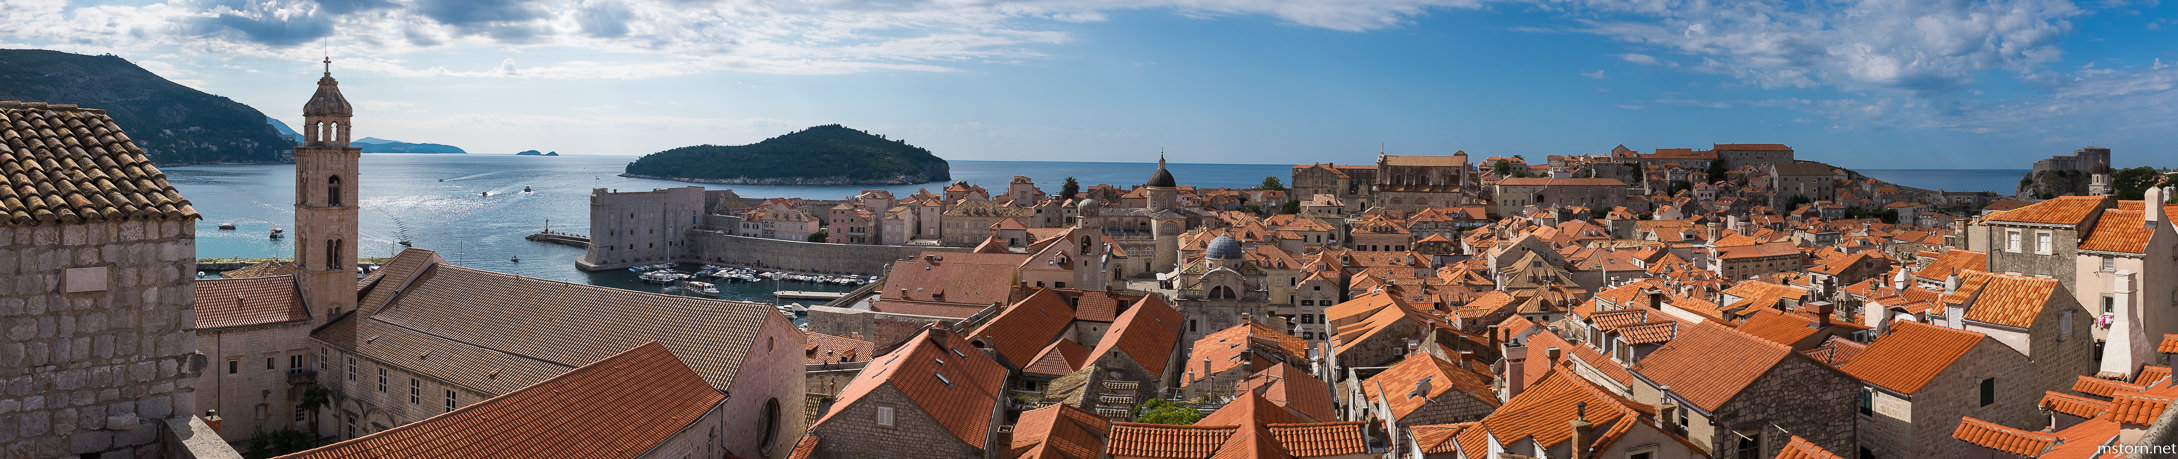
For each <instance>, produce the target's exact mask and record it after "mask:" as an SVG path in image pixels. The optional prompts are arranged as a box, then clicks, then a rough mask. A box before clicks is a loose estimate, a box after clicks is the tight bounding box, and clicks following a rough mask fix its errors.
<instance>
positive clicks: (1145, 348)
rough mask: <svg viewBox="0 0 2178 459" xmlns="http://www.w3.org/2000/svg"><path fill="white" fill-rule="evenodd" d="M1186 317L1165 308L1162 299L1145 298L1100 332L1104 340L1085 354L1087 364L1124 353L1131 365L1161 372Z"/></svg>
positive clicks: (1170, 356) (1156, 297)
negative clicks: (1114, 354)
mask: <svg viewBox="0 0 2178 459" xmlns="http://www.w3.org/2000/svg"><path fill="white" fill-rule="evenodd" d="M1186 321H1187V317H1186V316H1182V315H1180V312H1179V311H1177V310H1174V309H1172V306H1170V305H1167V304H1165V300H1164V298H1163V297H1159V296H1157V295H1148V296H1144V297H1142V299H1141V300H1139V301H1136V302H1135V303H1134V306H1131V307H1128V308H1127V312H1124V313H1120V315H1119V319H1118V320H1117V321H1115V322H1112V328H1111V329H1110V330H1105V331H1104V339H1103V340H1101V341H1098V342H1097V347H1096V349H1095V350H1093V351H1091V352H1090V353H1089V360H1088V361H1090V362H1096V361H1100V360H1104V355H1105V354H1108V353H1111V352H1112V351H1114V350H1117V351H1119V352H1122V353H1125V354H1126V356H1127V357H1130V358H1133V359H1134V361H1135V363H1137V364H1140V365H1142V368H1143V369H1146V370H1149V371H1151V372H1161V371H1164V369H1165V365H1166V364H1168V363H1171V360H1172V351H1173V349H1176V348H1177V347H1178V346H1179V344H1180V327H1182V326H1183V324H1184V323H1185V322H1186Z"/></svg>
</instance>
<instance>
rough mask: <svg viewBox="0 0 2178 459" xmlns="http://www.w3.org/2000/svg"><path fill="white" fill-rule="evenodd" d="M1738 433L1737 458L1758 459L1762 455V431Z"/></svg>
mask: <svg viewBox="0 0 2178 459" xmlns="http://www.w3.org/2000/svg"><path fill="white" fill-rule="evenodd" d="M1739 435H1740V437H1739V458H1740V459H1760V458H1761V457H1762V433H1761V432H1755V433H1754V434H1752V435H1749V434H1746V433H1741V434H1739Z"/></svg>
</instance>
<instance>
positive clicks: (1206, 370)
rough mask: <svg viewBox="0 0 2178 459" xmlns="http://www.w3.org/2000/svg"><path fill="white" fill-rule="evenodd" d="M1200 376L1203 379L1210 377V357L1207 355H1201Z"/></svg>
mask: <svg viewBox="0 0 2178 459" xmlns="http://www.w3.org/2000/svg"><path fill="white" fill-rule="evenodd" d="M1202 378H1203V379H1209V378H1210V358H1209V357H1203V358H1202Z"/></svg>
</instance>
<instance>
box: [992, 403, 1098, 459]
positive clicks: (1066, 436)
mask: <svg viewBox="0 0 2178 459" xmlns="http://www.w3.org/2000/svg"><path fill="white" fill-rule="evenodd" d="M1111 424H1112V423H1111V420H1109V419H1105V418H1104V417H1103V416H1098V415H1097V414H1096V413H1091V412H1089V411H1087V410H1083V409H1081V408H1075V407H1074V406H1072V405H1067V404H1064V403H1054V404H1051V405H1048V406H1045V407H1043V408H1037V409H1033V410H1029V411H1025V412H1022V413H1021V418H1020V420H1019V421H1017V422H1016V423H1015V424H1014V426H1013V444H1012V445H1011V447H1012V448H1011V450H1012V453H1013V454H1012V457H1014V458H1017V459H1028V458H1037V459H1044V458H1058V459H1095V458H1096V457H1097V455H1098V454H1099V453H1101V452H1103V451H1104V436H1105V435H1106V434H1107V432H1109V431H1110V430H1111V427H1112V426H1111Z"/></svg>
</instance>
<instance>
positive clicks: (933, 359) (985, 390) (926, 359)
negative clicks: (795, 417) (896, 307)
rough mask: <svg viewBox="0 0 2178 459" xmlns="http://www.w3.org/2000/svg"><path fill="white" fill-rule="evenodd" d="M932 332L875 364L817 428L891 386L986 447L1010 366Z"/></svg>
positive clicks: (958, 434) (944, 424)
mask: <svg viewBox="0 0 2178 459" xmlns="http://www.w3.org/2000/svg"><path fill="white" fill-rule="evenodd" d="M931 331H932V329H924V330H923V332H922V333H919V334H916V335H915V337H914V338H910V339H909V340H908V342H907V344H904V345H902V346H901V347H900V348H899V349H895V350H893V351H892V353H890V354H886V355H885V356H884V357H879V358H878V359H877V360H873V361H870V364H869V366H867V367H863V369H862V373H860V374H857V375H855V379H854V380H853V381H849V382H848V383H847V386H846V387H844V388H841V389H840V392H839V395H838V401H835V402H833V404H832V410H831V411H830V412H827V413H825V414H824V417H822V418H818V419H817V422H816V423H815V424H823V423H825V422H829V421H831V420H832V417H833V416H837V415H839V414H840V413H841V412H844V411H847V409H848V408H849V407H851V406H853V405H854V404H855V402H857V401H860V400H861V399H862V397H864V396H866V395H869V394H870V392H871V391H874V390H876V389H877V388H878V387H879V386H892V388H893V389H894V390H897V391H899V392H900V393H901V394H902V395H906V396H907V398H908V400H910V401H913V402H914V403H915V406H916V407H918V408H919V409H921V410H922V411H923V412H924V413H925V414H927V415H929V416H930V417H931V418H932V419H935V420H936V421H937V422H938V424H939V425H940V426H941V427H943V428H945V430H946V431H948V432H951V433H952V434H953V436H954V437H956V438H958V439H959V440H961V441H962V442H965V443H967V444H969V445H977V446H980V445H983V439H984V436H985V435H984V434H985V433H986V432H989V430H990V428H991V425H990V424H991V410H992V407H993V406H994V404H996V403H998V400H999V398H1000V395H1001V393H1002V392H1003V391H1004V390H1005V388H1004V387H1001V386H1004V385H1005V381H1006V367H1004V366H1001V365H999V364H998V362H997V361H995V360H991V357H990V356H989V355H986V354H984V353H982V352H977V350H976V348H975V347H974V346H970V345H969V344H968V340H964V339H961V338H960V337H959V336H956V335H953V334H950V333H948V334H946V335H945V336H942V337H940V336H935V335H934V334H933V333H932V332H931ZM815 424H812V425H815Z"/></svg>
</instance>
